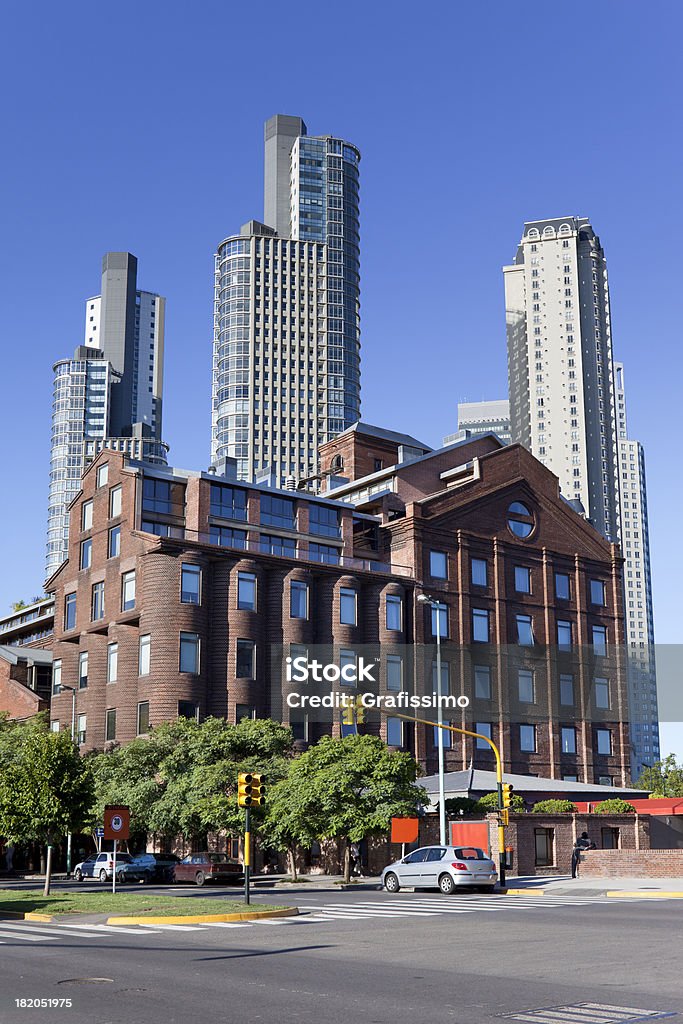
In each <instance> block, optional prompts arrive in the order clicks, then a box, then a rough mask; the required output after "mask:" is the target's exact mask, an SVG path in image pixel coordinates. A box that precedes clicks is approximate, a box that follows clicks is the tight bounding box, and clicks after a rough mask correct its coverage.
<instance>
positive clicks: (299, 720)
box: [289, 712, 308, 743]
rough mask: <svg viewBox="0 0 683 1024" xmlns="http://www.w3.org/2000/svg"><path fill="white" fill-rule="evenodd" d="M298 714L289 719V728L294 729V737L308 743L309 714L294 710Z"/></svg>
mask: <svg viewBox="0 0 683 1024" xmlns="http://www.w3.org/2000/svg"><path fill="white" fill-rule="evenodd" d="M294 714H295V715H296V716H297V717H295V718H290V719H289V728H290V729H291V730H292V738H293V739H294V740H295V741H296V740H299V742H301V743H308V715H306V714H302V713H301V712H294Z"/></svg>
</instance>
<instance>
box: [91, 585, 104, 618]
mask: <svg viewBox="0 0 683 1024" xmlns="http://www.w3.org/2000/svg"><path fill="white" fill-rule="evenodd" d="M91 609H92V614H91V619H92V621H93V622H98V621H99V620H100V619H103V618H104V583H94V584H93V588H92V603H91Z"/></svg>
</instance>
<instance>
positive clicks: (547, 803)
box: [532, 800, 578, 814]
mask: <svg viewBox="0 0 683 1024" xmlns="http://www.w3.org/2000/svg"><path fill="white" fill-rule="evenodd" d="M532 810H533V813H534V814H576V812H577V811H578V807H577V806H576V804H573V803H572V802H571V800H539V801H538V803H537V804H534V806H533V808H532Z"/></svg>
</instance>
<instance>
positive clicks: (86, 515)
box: [81, 501, 92, 530]
mask: <svg viewBox="0 0 683 1024" xmlns="http://www.w3.org/2000/svg"><path fill="white" fill-rule="evenodd" d="M81 529H82V530H92V501H84V502H83V504H82V505H81Z"/></svg>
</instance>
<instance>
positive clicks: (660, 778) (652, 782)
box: [637, 754, 683, 799]
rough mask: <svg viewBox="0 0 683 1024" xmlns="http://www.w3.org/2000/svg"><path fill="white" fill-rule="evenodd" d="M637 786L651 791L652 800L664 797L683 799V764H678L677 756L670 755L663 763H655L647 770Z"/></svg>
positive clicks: (642, 774)
mask: <svg viewBox="0 0 683 1024" xmlns="http://www.w3.org/2000/svg"><path fill="white" fill-rule="evenodd" d="M637 786H638V788H639V789H649V790H651V791H652V792H651V794H650V798H651V799H653V798H655V797H663V796H670V797H671V796H681V797H683V764H678V763H677V761H676V755H675V754H669V755H668V757H665V758H664V759H663V760H662V761H655V763H654V764H653V765H652V767H651V768H645V769H644V770H643V771H642V773H641V775H640V778H639V779H638V782H637Z"/></svg>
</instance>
